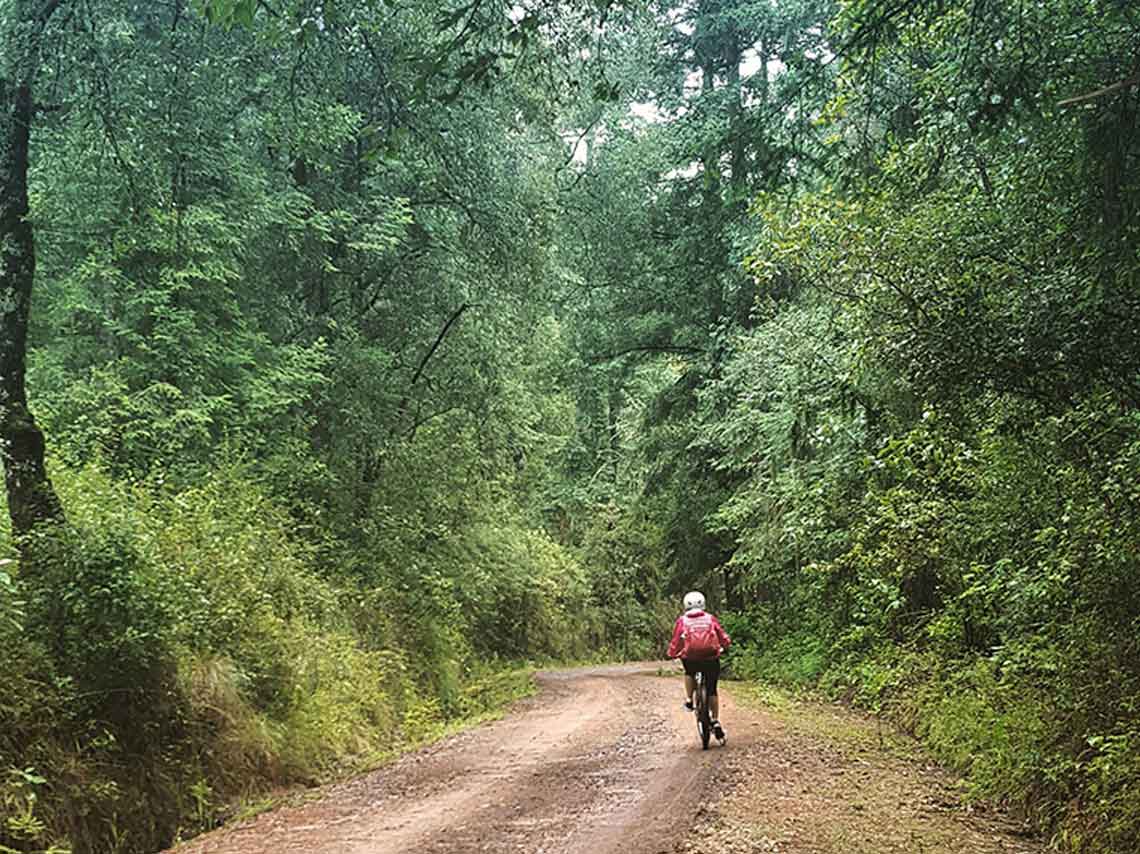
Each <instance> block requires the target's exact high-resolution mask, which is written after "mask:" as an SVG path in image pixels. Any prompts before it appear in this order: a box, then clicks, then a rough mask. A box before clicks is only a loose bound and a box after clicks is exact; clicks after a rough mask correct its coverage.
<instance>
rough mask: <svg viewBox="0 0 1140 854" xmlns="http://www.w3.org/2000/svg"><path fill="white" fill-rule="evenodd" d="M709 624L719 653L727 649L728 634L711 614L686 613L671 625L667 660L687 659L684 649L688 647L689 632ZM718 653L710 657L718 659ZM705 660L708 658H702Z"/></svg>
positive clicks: (730, 640) (699, 612) (728, 642)
mask: <svg viewBox="0 0 1140 854" xmlns="http://www.w3.org/2000/svg"><path fill="white" fill-rule="evenodd" d="M710 623H711V625H712V630H713V631H714V632H716V637H717V640H719V641H720V652H724V650H726V649H728V645H729V644H730V643H732V639H731V638H729V636H728V633H727V632H725V630H724V629H723V628H721V625H720V622H719V621H718V620H717V618H716V617H714V616H713V615H712V614H710V613H708V612H707V611H699V610H698V611H686V612H685V613H684V614H682V615H681V616H679V617H678V618H677V622H676V623H675V624H674V625H673V639H672V640H671V641H669V652H668V657H669V658H688V656H687V655H685V649H686V647H687V646H688V643H687V638H688V636H689V632H690V631H691V630H692V629H694V628H697V627H699V626H708V625H709V624H710ZM720 652H718V653H717V654H716V655H714V656H712V657H713V658H719V657H720ZM703 657H704V658H707V657H708V656H703Z"/></svg>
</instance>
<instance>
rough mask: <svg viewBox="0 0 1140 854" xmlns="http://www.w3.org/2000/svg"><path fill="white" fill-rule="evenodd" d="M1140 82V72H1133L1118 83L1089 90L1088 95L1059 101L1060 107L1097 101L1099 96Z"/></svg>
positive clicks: (1101, 96)
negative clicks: (1092, 90)
mask: <svg viewBox="0 0 1140 854" xmlns="http://www.w3.org/2000/svg"><path fill="white" fill-rule="evenodd" d="M1137 84H1140V72H1137V73H1136V74H1133V75H1132V76H1131V77H1125V78H1124V79H1123V80H1120V81H1118V82H1116V83H1112V84H1110V85H1108V86H1102V87H1101V88H1100V89H1097V90H1096V91H1094V92H1089V93H1088V94H1087V95H1078V96H1076V97H1075V98H1066V99H1065V100H1063V101H1058V102H1057V106H1058V107H1075V106H1077V105H1078V104H1087V103H1088V102H1089V101H1095V100H1096V99H1097V98H1103V97H1104V96H1105V95H1111V94H1112V93H1113V92H1119V91H1120V90H1121V89H1128V88H1129V87H1131V86H1136V85H1137Z"/></svg>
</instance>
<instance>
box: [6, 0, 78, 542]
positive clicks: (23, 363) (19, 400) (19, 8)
mask: <svg viewBox="0 0 1140 854" xmlns="http://www.w3.org/2000/svg"><path fill="white" fill-rule="evenodd" d="M63 6H64V3H63V2H62V0H39V2H28V0H11V2H6V3H4V4H3V5H0V57H2V58H0V63H2V64H0V443H2V448H0V455H2V456H3V459H4V475H5V485H6V487H7V491H8V513H9V515H10V517H11V520H12V530H13V533H14V534H16V535H17V536H22V535H24V534H27V533H29V532H30V531H31V530H32V529H33V528H34V527H35V526H36V525H37V524H38V523H40V522H43V521H49V520H54V519H60V518H62V515H63V511H62V507H61V505H60V502H59V498H58V497H57V496H56V494H55V491H54V490H53V489H52V485H51V481H50V480H49V479H48V476H47V470H46V468H45V465H44V437H43V433H42V432H41V431H40V428H39V427H38V426H37V424H36V421H35V418H34V417H33V415H32V413H31V410H30V409H29V408H28V395H27V389H26V387H25V376H26V373H27V339H28V314H29V312H30V310H31V300H32V288H33V285H34V283H35V274H36V244H35V235H34V232H33V228H32V224H31V223H30V222H29V221H28V163H29V152H30V144H31V133H32V126H33V123H34V122H35V117H36V114H37V112H38V111H39V110H40V109H41V107H42V105H40V104H37V103H36V100H35V94H36V81H37V79H38V77H39V74H40V55H41V51H42V49H43V44H44V40H45V38H46V36H47V34H48V32H49V28H50V26H51V24H52V20H53V18H55V17H56V16H57V15H58V14H59V13H60V11H61V7H63Z"/></svg>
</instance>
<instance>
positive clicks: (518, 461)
mask: <svg viewBox="0 0 1140 854" xmlns="http://www.w3.org/2000/svg"><path fill="white" fill-rule="evenodd" d="M1138 46H1140V18H1137V15H1136V13H1135V11H1134V10H1133V9H1132V7H1131V5H1130V4H1128V3H1124V2H1101V0H1062V2H1054V3H1048V4H1040V3H1037V4H1035V3H1027V2H1015V0H984V1H983V2H975V1H974V0H971V2H965V0H947V2H940V3H925V2H885V0H846V2H830V0H780V2H778V3H767V2H760V3H756V2H741V0H695V2H689V3H656V2H653V3H647V2H633V0H613V2H582V3H545V2H533V3H529V2H528V3H521V4H508V6H501V5H500V4H494V3H487V2H480V0H476V2H471V3H465V2H456V3H448V4H443V5H441V4H439V3H436V2H427V0H423V1H422V2H421V0H408V1H407V2H399V3H391V2H367V0H364V2H353V3H348V2H341V3H330V2H322V3H315V2H309V0H267V2H262V3H255V2H247V0H196V2H190V3H186V2H182V0H175V2H173V3H170V4H123V3H117V2H112V0H86V2H82V3H80V2H72V0H42V2H30V0H29V2H23V0H20V2H7V3H4V2H0V250H2V251H0V308H3V312H2V313H0V416H2V417H0V439H2V444H0V447H2V449H3V459H4V464H5V469H6V473H7V490H6V491H7V501H8V510H9V518H10V520H11V528H10V531H7V532H5V534H4V540H3V542H2V543H0V551H2V552H3V555H4V556H5V557H6V559H7V560H8V561H9V562H8V563H5V564H4V565H3V566H0V684H3V685H4V686H5V689H4V690H3V691H0V775H2V776H0V852H4V854H11V852H17V854H28V852H46V851H54V852H61V851H65V850H67V851H71V852H73V854H88V852H91V853H92V854H94V852H98V854H136V852H152V851H154V850H157V849H159V848H161V847H164V846H166V845H168V844H169V843H170V842H171V841H173V840H174V839H176V838H177V837H179V836H185V835H189V834H192V833H194V832H197V831H199V830H201V829H204V828H208V827H210V826H213V825H214V824H216V823H217V822H218V821H220V820H222V819H224V818H225V817H226V816H227V815H229V814H230V812H231V811H232V810H233V809H234V805H235V804H237V803H240V802H241V801H242V800H243V799H244V800H248V799H250V798H255V797H258V796H260V795H263V794H264V793H266V792H268V791H271V790H273V789H274V788H275V787H278V786H282V785H289V784H296V783H305V782H310V781H315V780H319V779H324V778H326V777H328V776H330V775H334V774H339V773H343V772H345V771H347V770H351V769H356V768H361V767H365V766H369V765H373V764H375V763H376V762H378V761H381V760H382V759H383V758H384V757H385V756H387V755H390V753H391V752H392V751H394V750H396V749H399V748H400V747H401V746H405V745H409V744H413V743H416V742H417V741H419V740H421V739H424V738H428V737H430V736H431V735H432V734H433V733H437V732H439V731H441V729H442V728H445V727H448V726H452V725H454V724H456V723H457V722H460V721H465V720H471V719H474V718H477V717H478V716H480V715H482V714H486V713H488V712H489V711H491V710H494V709H496V708H499V707H501V706H502V705H503V704H504V703H505V702H507V701H508V700H509V699H510V698H512V697H515V696H518V695H519V694H520V692H523V691H525V690H527V687H526V686H527V680H526V677H525V675H522V673H523V671H520V670H518V669H517V668H518V666H519V665H520V664H523V663H525V662H535V661H550V660H582V659H586V658H611V659H613V658H639V657H646V656H648V657H657V656H658V655H660V654H661V651H662V648H663V645H664V642H665V639H666V635H667V629H668V625H669V621H670V619H671V618H672V616H673V615H674V614H675V609H674V604H673V603H674V602H676V601H679V596H680V594H682V593H684V591H685V590H687V589H690V588H701V589H703V590H705V592H706V593H708V594H709V596H710V600H711V602H712V603H713V605H714V606H715V608H716V610H717V611H718V612H720V613H722V614H723V617H724V622H725V625H726V627H727V628H728V629H729V631H730V633H731V634H732V635H733V636H734V638H735V639H736V640H737V641H738V644H737V649H736V650H735V651H734V653H733V667H734V669H735V671H736V672H737V673H738V674H740V675H743V676H746V677H750V678H758V679H763V680H770V681H775V682H779V683H781V684H785V685H792V686H813V687H816V688H821V689H823V690H825V691H828V692H830V693H831V694H832V695H834V696H836V697H839V698H843V699H845V700H847V701H850V702H854V703H857V704H859V705H862V706H864V707H867V708H870V709H873V710H876V711H878V712H879V713H880V714H881V715H882V716H883V717H884V718H889V719H890V720H892V721H894V722H895V723H897V724H898V725H900V726H902V727H903V728H905V729H907V730H908V731H910V732H912V733H914V734H916V735H917V736H918V737H919V738H921V739H922V740H923V741H924V742H925V743H926V745H927V746H928V747H929V748H930V749H931V750H933V751H934V753H935V754H936V755H937V756H938V757H939V758H940V759H942V760H943V761H945V762H946V763H947V764H949V765H952V766H953V767H955V768H956V769H957V770H959V771H962V772H963V773H964V774H965V775H966V778H967V780H968V781H969V785H970V787H971V792H972V793H973V794H974V795H975V796H977V797H980V798H990V799H997V800H1000V801H1002V802H1004V803H1005V804H1007V805H1009V806H1010V807H1011V808H1013V809H1015V810H1018V811H1020V813H1021V814H1022V815H1024V816H1025V817H1026V818H1027V819H1028V820H1029V821H1030V823H1031V824H1032V826H1033V827H1035V828H1036V829H1037V830H1039V831H1041V832H1042V833H1044V834H1045V835H1046V836H1047V837H1048V838H1050V839H1052V840H1053V842H1054V843H1055V845H1056V846H1057V847H1058V848H1059V849H1061V850H1067V851H1076V852H1094V854H1095V852H1121V851H1129V850H1134V849H1136V848H1138V847H1140V760H1138V759H1137V757H1138V756H1140V750H1138V748H1140V649H1138V648H1137V645H1138V644H1140V594H1138V593H1137V587H1136V584H1135V583H1134V582H1135V579H1136V577H1137V575H1138V571H1140V566H1138V563H1140V512H1138V511H1140V414H1138V413H1140V370H1138V367H1137V366H1138V365H1140V334H1138V331H1137V330H1140V298H1138V296H1137V294H1140V289H1138V274H1140V260H1138V258H1137V255H1136V246H1137V245H1140V241H1138V237H1140V235H1138V233H1137V219H1136V214H1137V210H1138V206H1140V177H1138V173H1137V162H1138V158H1140V132H1138V130H1137V124H1136V121H1137V115H1138V103H1137V97H1138V95H1137V89H1138V84H1137V78H1136V69H1135V67H1134V59H1135V57H1136V56H1137V54H1138Z"/></svg>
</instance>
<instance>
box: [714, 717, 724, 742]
mask: <svg viewBox="0 0 1140 854" xmlns="http://www.w3.org/2000/svg"><path fill="white" fill-rule="evenodd" d="M712 731H713V735H715V736H716V740H717V741H724V739H725V735H724V727H722V726H721V725H720V721H713V722H712Z"/></svg>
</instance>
